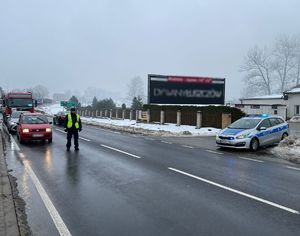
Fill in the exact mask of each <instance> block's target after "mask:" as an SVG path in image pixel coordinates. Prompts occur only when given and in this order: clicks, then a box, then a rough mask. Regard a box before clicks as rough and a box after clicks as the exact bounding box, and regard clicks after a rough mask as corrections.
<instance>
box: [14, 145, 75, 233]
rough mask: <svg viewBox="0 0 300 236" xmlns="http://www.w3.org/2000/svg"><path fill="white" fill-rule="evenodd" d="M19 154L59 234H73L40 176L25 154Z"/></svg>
mask: <svg viewBox="0 0 300 236" xmlns="http://www.w3.org/2000/svg"><path fill="white" fill-rule="evenodd" d="M16 146H17V147H18V149H19V150H20V147H19V146H18V144H16ZM19 156H20V158H21V159H22V162H23V163H24V166H25V169H26V170H27V171H28V173H29V175H30V177H31V179H32V182H33V184H34V186H35V188H36V190H37V191H38V193H39V195H40V197H41V199H42V201H43V202H44V204H45V207H46V208H47V210H48V212H49V214H50V216H51V218H52V220H53V222H54V224H55V226H56V228H57V230H58V232H59V234H60V235H61V236H71V233H70V231H69V230H68V228H67V226H66V225H65V223H64V221H63V219H62V218H61V216H60V215H59V213H58V211H57V210H56V208H55V206H54V205H53V203H52V202H51V200H50V198H49V196H48V195H47V193H46V191H45V189H44V188H43V186H42V184H41V183H40V181H39V179H38V177H37V176H36V174H35V173H34V171H33V170H32V168H31V166H30V164H29V162H28V161H27V160H26V159H25V155H24V154H23V153H22V152H19Z"/></svg>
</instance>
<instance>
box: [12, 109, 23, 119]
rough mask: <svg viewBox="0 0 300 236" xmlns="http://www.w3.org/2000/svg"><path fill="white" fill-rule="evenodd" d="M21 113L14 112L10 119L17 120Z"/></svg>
mask: <svg viewBox="0 0 300 236" xmlns="http://www.w3.org/2000/svg"><path fill="white" fill-rule="evenodd" d="M21 113H22V112H20V111H14V112H13V113H12V114H11V118H14V119H15V118H19V117H20V115H21Z"/></svg>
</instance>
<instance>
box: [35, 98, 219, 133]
mask: <svg viewBox="0 0 300 236" xmlns="http://www.w3.org/2000/svg"><path fill="white" fill-rule="evenodd" d="M39 109H40V110H41V111H44V112H45V113H46V114H49V115H54V114H56V113H57V112H59V111H62V110H63V108H62V107H61V106H60V104H53V105H50V106H43V107H39ZM81 120H82V122H83V123H85V124H90V125H95V126H100V127H104V128H110V129H114V130H119V131H126V132H132V133H139V134H146V135H150V134H151V135H159V136H184V135H194V136H215V135H216V134H217V133H218V132H219V131H220V129H216V128H210V127H208V128H204V127H203V128H201V129H196V128H195V126H190V125H181V126H176V124H164V125H160V124H145V123H140V122H136V121H135V120H128V119H125V120H120V119H118V120H117V119H107V118H103V119H100V118H86V117H81Z"/></svg>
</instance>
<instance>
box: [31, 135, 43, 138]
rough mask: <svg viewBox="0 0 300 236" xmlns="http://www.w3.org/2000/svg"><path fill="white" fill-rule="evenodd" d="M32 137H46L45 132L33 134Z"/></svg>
mask: <svg viewBox="0 0 300 236" xmlns="http://www.w3.org/2000/svg"><path fill="white" fill-rule="evenodd" d="M32 137H34V138H39V137H44V135H43V134H33V135H32Z"/></svg>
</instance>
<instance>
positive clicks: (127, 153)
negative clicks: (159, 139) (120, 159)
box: [101, 144, 141, 159]
mask: <svg viewBox="0 0 300 236" xmlns="http://www.w3.org/2000/svg"><path fill="white" fill-rule="evenodd" d="M101 146H102V147H105V148H108V149H111V150H114V151H116V152H120V153H123V154H126V155H128V156H131V157H135V158H138V159H139V158H141V157H139V156H137V155H134V154H131V153H129V152H125V151H122V150H120V149H117V148H114V147H110V146H107V145H104V144H101Z"/></svg>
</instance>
